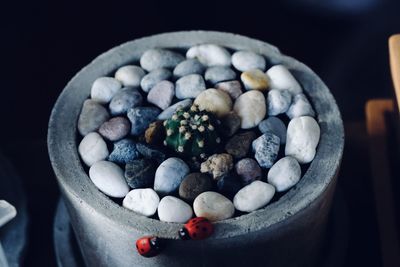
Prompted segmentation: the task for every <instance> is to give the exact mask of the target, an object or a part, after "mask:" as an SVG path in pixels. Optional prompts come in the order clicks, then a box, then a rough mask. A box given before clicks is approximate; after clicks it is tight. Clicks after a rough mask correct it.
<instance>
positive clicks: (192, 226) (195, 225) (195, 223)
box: [179, 217, 214, 240]
mask: <svg viewBox="0 0 400 267" xmlns="http://www.w3.org/2000/svg"><path fill="white" fill-rule="evenodd" d="M213 230H214V227H213V225H212V224H211V222H210V221H209V220H207V219H206V218H203V217H196V218H193V219H190V220H189V221H188V222H187V223H186V224H185V225H184V226H183V228H182V229H180V230H179V236H180V237H181V238H182V239H183V240H188V239H193V240H202V239H205V238H207V237H209V236H210V235H211V234H212V232H213Z"/></svg>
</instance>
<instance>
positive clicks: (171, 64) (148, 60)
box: [140, 48, 185, 71]
mask: <svg viewBox="0 0 400 267" xmlns="http://www.w3.org/2000/svg"><path fill="white" fill-rule="evenodd" d="M183 60H185V58H184V56H182V55H181V54H179V53H177V52H174V51H171V50H166V49H160V48H154V49H149V50H147V51H146V52H144V53H143V55H142V56H141V57H140V66H142V68H143V69H145V70H147V71H152V70H155V69H158V68H168V69H170V68H175V67H176V65H178V64H179V63H180V62H182V61H183Z"/></svg>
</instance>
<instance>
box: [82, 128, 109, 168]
mask: <svg viewBox="0 0 400 267" xmlns="http://www.w3.org/2000/svg"><path fill="white" fill-rule="evenodd" d="M78 152H79V155H80V156H81V158H82V160H83V162H84V163H85V164H86V165H87V166H89V167H90V166H92V165H93V164H94V163H95V162H97V161H100V160H104V159H106V158H107V157H108V154H109V152H108V148H107V144H106V142H104V140H103V138H102V137H101V136H100V134H98V133H96V132H93V133H89V134H87V135H86V136H85V137H84V138H83V139H82V141H81V142H80V144H79V147H78Z"/></svg>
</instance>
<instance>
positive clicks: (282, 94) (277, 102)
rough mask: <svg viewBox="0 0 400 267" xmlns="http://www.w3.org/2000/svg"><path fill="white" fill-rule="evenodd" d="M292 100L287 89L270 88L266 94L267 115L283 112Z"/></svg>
mask: <svg viewBox="0 0 400 267" xmlns="http://www.w3.org/2000/svg"><path fill="white" fill-rule="evenodd" d="M291 102H292V95H291V94H290V92H289V91H288V90H276V89H273V90H270V91H269V92H268V96H267V106H268V115H269V116H276V115H279V114H282V113H285V112H286V111H287V110H288V109H289V106H290V103H291Z"/></svg>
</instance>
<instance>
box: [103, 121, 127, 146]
mask: <svg viewBox="0 0 400 267" xmlns="http://www.w3.org/2000/svg"><path fill="white" fill-rule="evenodd" d="M130 129H131V124H130V122H129V120H128V119H127V118H125V117H114V118H111V119H110V120H108V121H106V122H105V123H103V124H102V125H101V126H100V128H99V133H100V134H101V135H102V136H103V137H104V138H105V139H107V140H110V141H118V140H120V139H122V138H124V137H125V136H126V135H127V134H128V133H129V131H130Z"/></svg>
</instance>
